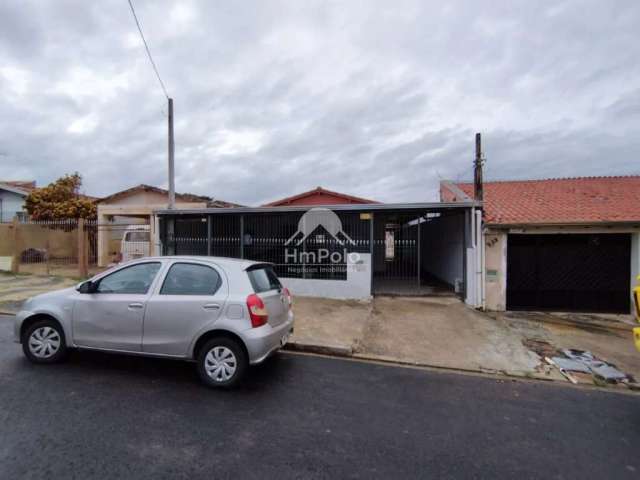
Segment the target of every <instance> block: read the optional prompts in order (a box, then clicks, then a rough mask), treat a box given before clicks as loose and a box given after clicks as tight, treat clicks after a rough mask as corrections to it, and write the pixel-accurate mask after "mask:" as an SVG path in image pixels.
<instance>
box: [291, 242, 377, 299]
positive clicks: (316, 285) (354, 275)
mask: <svg viewBox="0 0 640 480" xmlns="http://www.w3.org/2000/svg"><path fill="white" fill-rule="evenodd" d="M359 255H360V259H359V261H358V262H357V263H352V262H351V259H350V258H349V257H350V256H348V257H347V258H349V260H348V262H347V279H346V280H312V279H304V278H280V281H281V282H282V284H283V285H284V286H285V287H287V288H288V289H289V290H290V291H291V293H292V294H293V295H294V297H295V296H296V295H300V296H305V297H325V298H339V299H366V298H369V297H371V254H369V253H360V254H359Z"/></svg>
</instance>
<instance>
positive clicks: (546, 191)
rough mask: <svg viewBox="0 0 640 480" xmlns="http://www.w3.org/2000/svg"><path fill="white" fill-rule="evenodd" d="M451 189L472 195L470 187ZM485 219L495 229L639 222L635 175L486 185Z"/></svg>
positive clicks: (638, 189) (639, 196) (638, 188)
mask: <svg viewBox="0 0 640 480" xmlns="http://www.w3.org/2000/svg"><path fill="white" fill-rule="evenodd" d="M456 185H457V186H458V187H459V188H460V189H462V190H463V191H464V192H465V193H466V194H467V195H469V196H473V184H471V183H457V184H456ZM442 188H446V187H445V186H443V187H442ZM448 196H450V195H448ZM443 197H447V195H446V194H444V195H443ZM484 215H485V221H486V222H487V223H488V224H498V225H500V224H503V225H509V224H578V223H605V222H640V176H637V175H636V176H620V177H580V178H552V179H547V180H521V181H500V182H485V184H484Z"/></svg>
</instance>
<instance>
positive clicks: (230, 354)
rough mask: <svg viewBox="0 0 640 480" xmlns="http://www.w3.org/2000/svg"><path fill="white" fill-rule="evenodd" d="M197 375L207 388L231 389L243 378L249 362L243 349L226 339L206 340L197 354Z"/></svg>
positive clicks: (235, 342) (233, 341)
mask: <svg viewBox="0 0 640 480" xmlns="http://www.w3.org/2000/svg"><path fill="white" fill-rule="evenodd" d="M196 360H197V362H198V374H199V375H200V380H202V383H204V384H205V385H206V386H208V387H216V388H232V387H235V386H236V385H238V383H239V382H240V381H241V380H242V378H243V377H244V375H245V373H246V371H247V367H248V365H249V361H248V360H247V354H246V353H245V351H244V348H242V346H241V345H240V344H239V343H238V342H237V341H235V340H233V339H231V338H226V337H218V338H212V339H211V340H208V341H207V342H206V343H205V344H204V345H203V347H202V348H201V349H200V351H199V352H198V358H197V359H196Z"/></svg>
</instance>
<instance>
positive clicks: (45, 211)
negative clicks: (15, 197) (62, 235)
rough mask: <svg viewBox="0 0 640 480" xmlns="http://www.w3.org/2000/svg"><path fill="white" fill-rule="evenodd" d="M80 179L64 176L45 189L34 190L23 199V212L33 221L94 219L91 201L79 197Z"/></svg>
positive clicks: (74, 175)
mask: <svg viewBox="0 0 640 480" xmlns="http://www.w3.org/2000/svg"><path fill="white" fill-rule="evenodd" d="M81 186H82V177H81V176H80V174H79V173H78V172H75V173H74V174H72V175H69V174H66V175H65V176H64V177H60V178H59V179H57V180H56V181H55V182H52V183H50V184H49V185H47V186H46V187H43V188H36V189H35V190H33V191H32V192H31V193H30V194H29V195H28V196H27V198H26V199H25V206H24V208H25V210H26V211H27V213H29V215H30V216H31V218H32V219H34V220H61V219H67V218H85V219H95V218H96V213H97V208H96V205H95V203H94V201H93V200H91V199H89V198H87V197H85V196H83V195H80V193H79V192H80V187H81Z"/></svg>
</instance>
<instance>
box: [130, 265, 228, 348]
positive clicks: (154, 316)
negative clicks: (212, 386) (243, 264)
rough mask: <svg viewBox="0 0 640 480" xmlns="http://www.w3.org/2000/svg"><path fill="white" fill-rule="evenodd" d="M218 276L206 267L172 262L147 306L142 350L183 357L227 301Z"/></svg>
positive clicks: (221, 278)
mask: <svg viewBox="0 0 640 480" xmlns="http://www.w3.org/2000/svg"><path fill="white" fill-rule="evenodd" d="M227 290H228V288H227V285H226V283H225V282H224V280H223V277H222V275H221V273H220V272H219V271H218V270H216V269H215V268H213V267H212V266H209V265H204V264H201V263H195V262H175V263H174V264H172V265H171V266H170V267H169V270H168V271H167V274H166V276H165V279H164V281H163V282H162V287H161V288H160V290H159V292H158V293H157V294H155V295H153V296H152V297H151V298H150V299H149V302H148V304H147V309H146V313H145V319H144V334H143V339H142V350H143V351H144V352H149V353H157V354H163V355H175V356H186V355H188V354H189V351H188V350H189V346H190V345H191V342H192V340H193V339H194V337H195V336H196V334H197V333H198V332H200V331H201V330H202V329H203V328H204V327H205V326H207V325H210V324H212V323H214V322H215V321H216V320H217V319H218V317H219V316H220V313H221V312H222V311H223V309H224V306H225V303H226V300H227Z"/></svg>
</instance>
